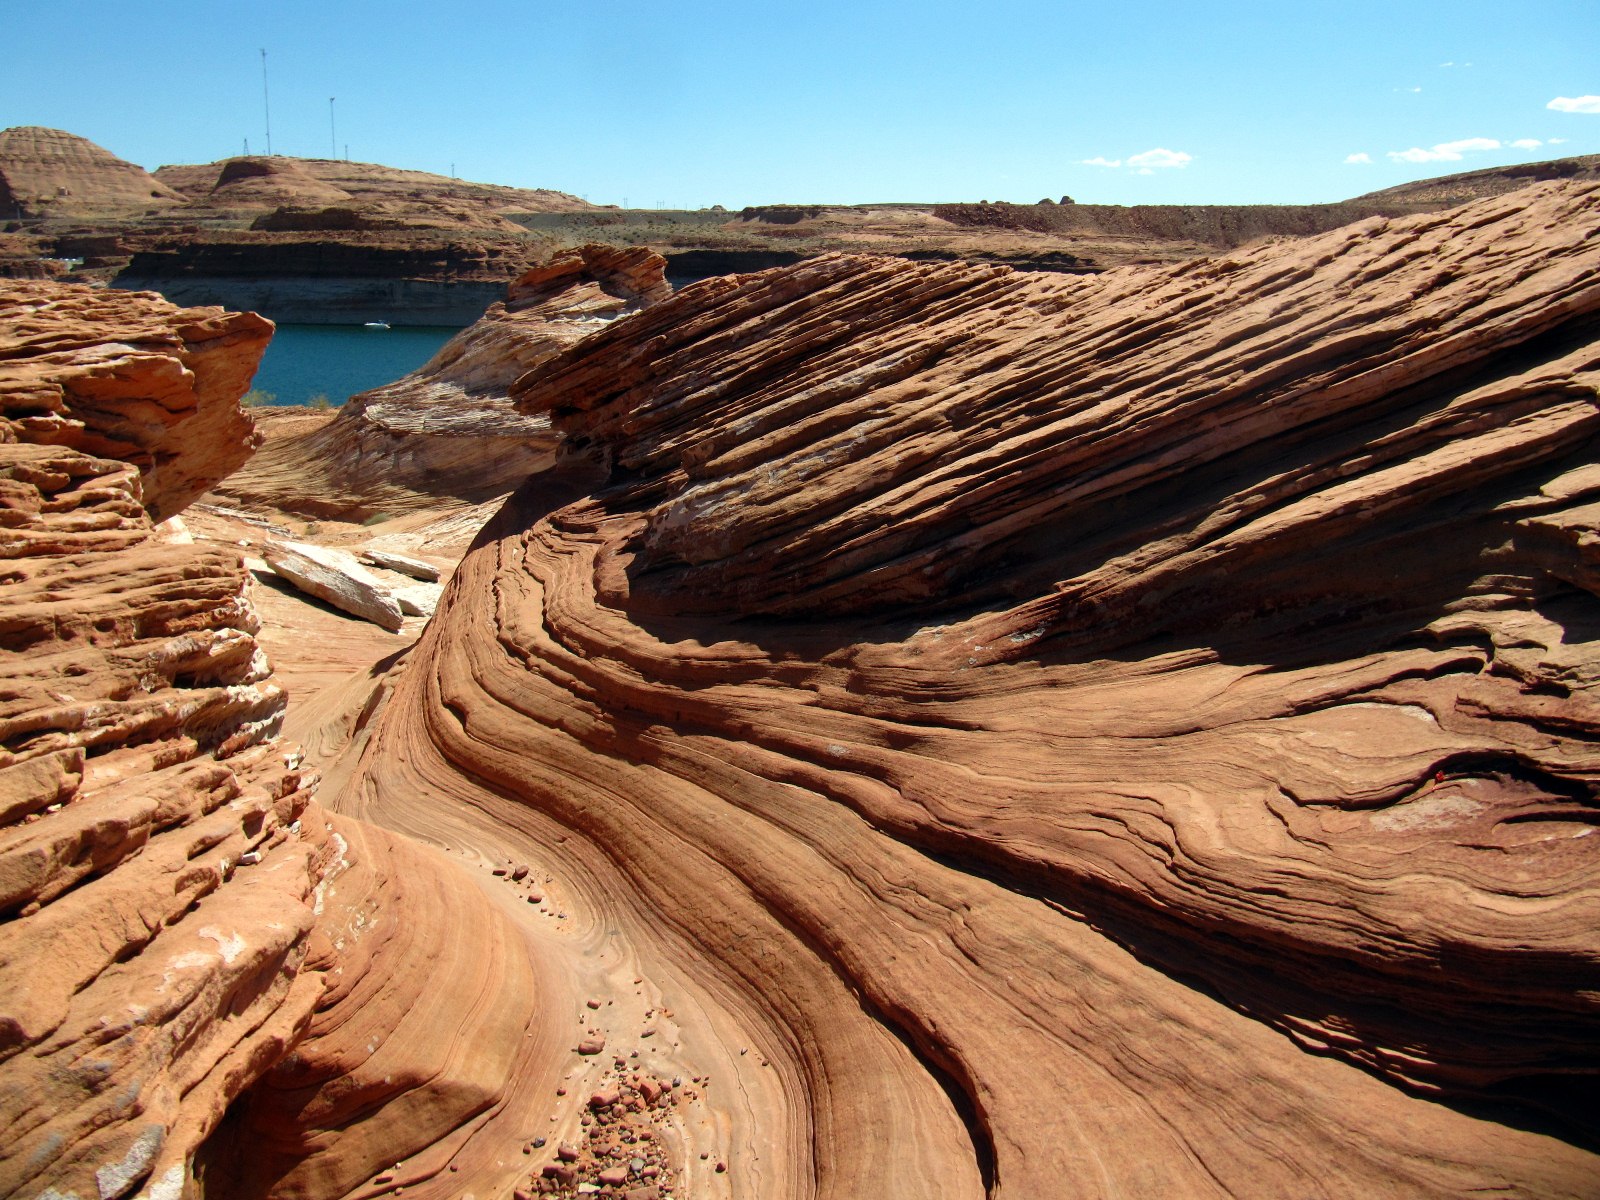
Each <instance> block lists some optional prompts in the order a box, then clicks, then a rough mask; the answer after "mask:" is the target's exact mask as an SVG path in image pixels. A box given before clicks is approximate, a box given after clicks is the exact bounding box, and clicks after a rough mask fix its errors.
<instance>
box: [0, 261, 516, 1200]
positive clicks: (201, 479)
mask: <svg viewBox="0 0 1600 1200" xmlns="http://www.w3.org/2000/svg"><path fill="white" fill-rule="evenodd" d="M84 292H85V289H73V288H67V287H58V288H54V289H51V288H48V287H46V286H44V285H6V287H5V288H4V290H0V312H4V313H6V314H8V318H9V319H8V324H7V327H6V328H7V337H8V338H11V339H12V340H10V341H8V342H7V343H6V345H5V348H4V353H3V354H0V364H3V366H0V371H3V374H0V579H3V581H4V586H3V588H0V1129H4V1130H5V1136H4V1137H3V1138H0V1193H3V1194H5V1195H8V1196H29V1197H35V1196H43V1197H69V1196H97V1197H100V1198H101V1200H114V1198H116V1197H123V1196H131V1195H135V1194H137V1195H139V1196H141V1197H149V1198H151V1200H175V1198H177V1197H184V1196H197V1195H201V1194H205V1193H210V1194H213V1195H229V1196H236V1195H245V1194H262V1195H265V1194H269V1193H270V1194H275V1195H280V1196H333V1195H343V1194H345V1193H346V1192H349V1191H351V1190H352V1189H355V1188H357V1187H359V1186H360V1185H362V1184H363V1183H364V1182H365V1180H366V1179H368V1178H369V1177H370V1176H371V1175H372V1174H374V1173H375V1172H376V1171H377V1170H378V1168H380V1167H388V1166H391V1165H392V1164H395V1163H397V1162H402V1161H404V1162H406V1172H407V1178H408V1180H424V1179H426V1178H428V1177H430V1176H432V1175H433V1174H442V1173H443V1172H444V1171H445V1168H446V1163H447V1160H448V1161H452V1162H454V1163H455V1164H456V1166H457V1168H459V1174H458V1175H456V1176H452V1178H459V1179H460V1180H462V1181H463V1182H465V1183H467V1184H468V1185H469V1186H479V1187H484V1188H492V1187H495V1186H498V1185H499V1184H500V1183H501V1182H503V1181H505V1179H506V1178H507V1172H506V1170H505V1168H504V1167H502V1166H499V1165H497V1159H498V1158H499V1157H502V1156H503V1149H502V1147H503V1145H504V1143H505V1142H506V1140H507V1139H508V1137H514V1136H515V1135H514V1134H507V1133H506V1132H505V1131H504V1129H503V1126H504V1125H505V1124H506V1123H508V1122H511V1123H515V1124H516V1125H517V1126H519V1127H520V1126H521V1125H523V1124H526V1122H527V1119H528V1118H527V1115H526V1113H525V1111H524V1109H525V1106H526V1099H525V1098H521V1099H519V1097H518V1094H517V1092H516V1091H515V1087H514V1084H515V1083H516V1082H517V1081H520V1080H523V1079H526V1078H530V1077H534V1076H535V1072H534V1071H533V1070H532V1069H531V1068H530V1065H529V1062H528V1059H529V1057H530V1055H534V1054H536V1053H540V1052H543V1051H544V1043H543V1042H542V1041H539V1040H534V1039H532V1036H531V1034H530V1033H529V1030H530V1028H532V1027H533V1025H534V1022H533V1017H534V1015H535V1012H536V1008H535V1005H536V999H537V994H538V992H539V991H540V989H539V988H538V987H536V986H534V985H533V983H532V977H531V973H532V965H531V961H532V960H531V959H530V958H529V956H528V953H527V948H526V945H525V943H524V940H523V939H522V937H521V936H520V935H519V934H518V933H517V932H516V930H515V928H514V927H513V926H512V925H511V924H510V923H508V922H507V921H506V920H505V919H504V917H503V916H502V915H500V913H499V912H497V911H496V910H495V909H494V908H493V907H492V906H491V904H490V903H489V901H488V900H487V899H486V898H485V896H484V895H483V893H482V892H480V891H479V890H478V889H477V888H475V887H473V886H472V883H471V881H470V880H469V879H468V878H467V877H466V876H465V874H464V873H463V872H462V871H461V870H460V869H459V868H453V867H451V866H450V865H449V864H447V863H443V862H442V861H440V858H439V856H438V855H436V854H431V853H429V852H428V851H425V850H423V849H422V848H420V847H415V846H407V845H405V844H403V843H402V842H401V841H400V840H398V839H396V838H395V837H393V836H391V835H388V834H384V833H382V832H380V831H377V830H370V829H367V828H365V827H362V826H361V825H360V824H359V823H357V822H353V821H349V820H346V819H343V818H334V817H329V816H327V815H326V814H324V813H323V812H322V810H321V809H320V808H319V807H318V806H317V805H316V804H315V803H314V801H313V799H312V795H313V791H314V788H315V786H316V782H317V779H316V775H315V774H314V773H313V772H311V771H309V770H307V769H305V767H304V766H303V765H302V760H301V754H300V752H299V750H298V749H297V748H296V747H295V746H293V745H292V744H289V743H287V742H285V741H283V740H282V739H281V738H280V737H279V736H278V730H279V726H280V724H281V721H282V717H283V713H284V710H285V703H286V697H285V694H284V691H283V689H282V688H281V687H279V686H278V685H277V684H276V683H275V682H274V680H273V678H272V673H271V669H270V666H269V664H268V662H267V660H266V657H265V655H264V654H263V653H262V652H261V649H260V646H259V644H258V642H257V640H256V634H257V633H258V632H259V623H258V620H257V617H256V613H255V609H254V607H253V605H252V603H251V601H250V599H249V594H248V584H249V579H250V575H249V572H248V571H247V570H246V569H245V567H244V565H243V563H242V562H241V561H240V558H239V555H238V554H237V553H236V552H231V551H229V552H224V551H222V550H219V549H216V548H202V547H199V546H197V545H195V544H193V543H192V541H190V540H189V539H187V538H185V537H182V536H176V535H174V533H173V532H172V531H171V530H170V529H162V528H159V527H158V526H157V525H156V524H155V522H154V520H153V514H152V511H151V508H152V507H153V505H152V504H150V503H149V502H148V501H147V500H146V498H145V492H144V488H145V484H146V481H147V480H149V481H150V483H151V487H152V490H153V492H154V493H155V496H156V497H158V498H159V508H160V511H163V512H169V511H171V510H172V509H173V508H174V507H176V506H178V505H179V504H181V502H182V499H183V497H184V496H185V495H186V494H188V493H189V492H192V491H193V490H195V489H197V488H200V489H203V488H205V487H208V486H210V485H211V484H212V483H214V482H215V481H216V477H217V473H219V472H221V471H224V470H226V469H228V467H229V465H231V464H230V458H229V455H230V454H231V453H232V452H233V450H234V448H236V447H237V446H238V445H240V444H242V445H244V446H245V447H246V448H248V445H249V438H250V434H251V428H250V422H249V420H248V417H247V416H246V415H245V414H244V413H243V412H242V411H241V410H240V409H239V407H238V403H237V401H238V398H239V395H240V394H241V393H242V392H243V390H244V388H245V387H246V386H247V385H248V381H249V377H250V373H251V372H252V371H253V369H254V365H255V359H256V358H257V357H258V356H259V354H260V349H261V344H262V343H263V342H264V341H265V337H266V334H267V332H270V326H268V325H267V324H266V323H265V322H262V321H259V319H255V318H241V317H239V316H237V315H232V314H222V313H216V312H213V313H199V312H188V313H177V312H175V310H173V309H172V308H171V306H170V305H167V304H165V303H164V302H162V301H160V300H159V299H158V298H155V297H139V296H129V295H122V296H92V295H91V296H86V295H85V294H84ZM97 339H98V340H97ZM214 410H226V412H225V413H219V412H218V411H214ZM218 430H228V431H234V430H237V431H238V433H237V436H234V435H233V434H230V435H229V436H228V437H226V438H221V439H220V440H218V441H214V440H213V439H217V438H219V435H218V433H217V431H218ZM84 447H89V448H92V449H94V450H95V451H97V453H90V452H86V450H85V448H84ZM122 447H131V448H132V449H130V450H129V457H130V458H131V459H134V460H137V461H122V460H119V459H115V458H111V457H107V456H106V454H107V450H108V449H109V448H122ZM175 481H176V482H175ZM444 912H448V913H450V914H452V919H453V920H456V921H459V922H461V925H460V926H457V925H453V924H451V922H450V920H446V919H443V918H441V917H440V916H439V915H438V914H440V913H444ZM430 914H433V915H430ZM462 928H470V929H471V931H472V936H471V937H470V938H469V937H466V936H463V935H462V932H461V930H462ZM418 961H421V962H428V963H430V964H434V965H440V966H445V967H447V968H448V973H447V974H446V975H445V976H443V978H442V979H441V978H436V977H433V976H431V975H428V974H427V973H425V972H422V973H418V972H408V970H407V968H406V964H407V963H410V962H418ZM463 1012H475V1013H477V1016H478V1018H479V1019H477V1020H475V1021H474V1022H473V1023H472V1025H471V1027H470V1030H465V1031H464V1030H463V1029H462V1027H461V1026H460V1024H459V1023H458V1022H459V1020H460V1017H461V1015H462V1013H463ZM536 1047H537V1048H538V1049H537V1050H536V1049H535V1048H536ZM252 1088H254V1089H256V1091H252ZM286 1094H288V1095H289V1096H290V1097H291V1099H292V1103H288V1104H286V1103H285V1099H284V1098H285V1095H286ZM419 1152H420V1153H421V1157H420V1158H419V1159H418V1160H416V1161H414V1162H413V1161H408V1160H409V1157H410V1156H411V1155H412V1154H414V1153H419ZM429 1155H431V1156H432V1157H429Z"/></svg>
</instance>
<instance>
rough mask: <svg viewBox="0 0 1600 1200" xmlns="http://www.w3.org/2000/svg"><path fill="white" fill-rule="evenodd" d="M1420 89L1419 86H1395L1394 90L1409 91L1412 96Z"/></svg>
mask: <svg viewBox="0 0 1600 1200" xmlns="http://www.w3.org/2000/svg"><path fill="white" fill-rule="evenodd" d="M1421 90H1422V89H1421V88H1419V87H1411V88H1395V91H1397V92H1409V93H1411V94H1412V95H1413V96H1414V95H1416V94H1417V93H1418V92H1420V91H1421Z"/></svg>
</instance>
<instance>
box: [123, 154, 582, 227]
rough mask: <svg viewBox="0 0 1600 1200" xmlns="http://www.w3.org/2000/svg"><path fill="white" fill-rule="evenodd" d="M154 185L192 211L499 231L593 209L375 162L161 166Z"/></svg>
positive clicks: (539, 191) (276, 159)
mask: <svg viewBox="0 0 1600 1200" xmlns="http://www.w3.org/2000/svg"><path fill="white" fill-rule="evenodd" d="M155 178H156V179H157V180H159V181H160V183H161V184H163V185H165V186H168V187H170V188H171V189H172V190H173V191H174V192H175V193H177V194H178V195H181V196H182V197H183V198H185V199H186V200H187V201H188V203H189V208H190V211H191V212H196V213H198V212H202V211H214V212H217V213H223V212H228V213H252V214H259V213H265V212H268V211H270V210H273V209H277V208H280V207H283V206H289V207H295V208H309V207H320V206H326V205H330V204H332V205H352V206H354V207H355V208H357V209H359V210H363V211H382V212H388V213H404V214H408V215H411V216H413V217H416V218H419V219H426V218H428V217H429V215H430V214H432V213H437V212H438V211H439V210H440V209H441V208H443V209H445V210H448V211H451V212H454V213H456V214H457V215H458V216H459V217H460V218H462V220H464V221H466V222H468V223H473V224H482V225H483V226H484V227H486V228H487V227H497V226H498V225H499V223H500V218H499V216H498V214H500V213H503V212H569V211H583V210H589V209H592V208H594V207H595V206H594V205H591V204H589V203H588V202H587V201H585V200H580V199H579V198H578V197H577V196H569V195H567V194H566V193H565V192H557V191H552V190H550V189H549V188H515V187H504V186H502V185H500V184H492V183H471V182H468V181H466V180H462V179H452V178H450V177H448V176H445V175H434V174H430V173H429V172H427V171H405V170H401V169H399V168H397V167H386V166H383V165H381V164H379V163H363V162H346V161H343V160H340V159H328V158H289V157H286V156H283V155H273V156H267V155H257V156H248V157H243V158H229V159H224V160H222V161H221V162H214V163H201V164H197V165H192V166H168V167H160V168H158V169H157V170H156V172H155Z"/></svg>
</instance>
